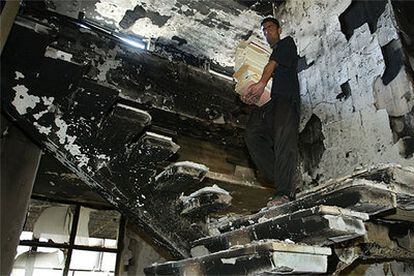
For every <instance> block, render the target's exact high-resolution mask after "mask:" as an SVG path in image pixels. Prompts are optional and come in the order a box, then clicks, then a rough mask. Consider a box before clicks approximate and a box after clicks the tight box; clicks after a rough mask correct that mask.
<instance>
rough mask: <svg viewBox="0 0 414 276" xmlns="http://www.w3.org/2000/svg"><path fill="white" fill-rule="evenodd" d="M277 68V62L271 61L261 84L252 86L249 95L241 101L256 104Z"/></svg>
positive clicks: (261, 79) (265, 68)
mask: <svg viewBox="0 0 414 276" xmlns="http://www.w3.org/2000/svg"><path fill="white" fill-rule="evenodd" d="M276 66H277V62H276V61H275V60H269V62H268V63H267V64H266V66H265V67H264V69H263V73H262V77H261V78H260V80H259V82H257V83H254V84H252V85H250V86H249V87H248V88H247V93H246V94H244V95H243V96H241V100H242V101H243V102H244V103H247V104H255V103H256V102H257V101H258V100H259V99H260V97H261V96H262V94H263V92H264V89H265V87H266V85H267V83H268V82H269V80H270V78H271V77H272V74H273V72H274V70H275V68H276Z"/></svg>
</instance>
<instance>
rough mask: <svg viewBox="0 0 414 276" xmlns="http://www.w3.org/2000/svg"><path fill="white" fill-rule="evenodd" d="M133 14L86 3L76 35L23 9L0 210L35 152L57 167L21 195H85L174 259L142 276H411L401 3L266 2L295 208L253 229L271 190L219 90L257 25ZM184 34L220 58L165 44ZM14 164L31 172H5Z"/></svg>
mask: <svg viewBox="0 0 414 276" xmlns="http://www.w3.org/2000/svg"><path fill="white" fill-rule="evenodd" d="M75 2H76V1H75ZM141 2H142V3H141V4H133V3H130V1H120V2H119V3H118V5H116V4H114V6H113V7H112V8H111V4H110V3H109V2H108V1H97V3H96V4H95V3H92V4H91V6H87V7H83V11H84V12H83V17H86V19H85V18H82V16H80V17H79V13H78V12H75V11H76V8H73V7H72V8H68V6H66V5H68V3H70V2H69V1H64V2H63V3H62V2H60V1H45V2H33V3H31V2H26V3H25V5H24V6H23V8H22V9H21V10H20V13H19V15H18V16H17V17H16V19H15V21H14V25H13V29H12V31H11V33H10V36H9V37H8V40H7V44H6V45H5V47H4V49H2V71H1V80H2V82H1V92H2V93H1V97H2V112H3V114H2V120H3V122H2V133H3V134H2V135H3V136H2V139H4V140H3V141H5V142H4V143H3V141H2V210H5V207H4V206H11V207H9V210H10V209H13V207H12V206H13V204H14V203H13V202H12V201H13V197H12V196H11V195H12V194H11V193H9V194H7V193H6V194H7V195H4V194H5V193H4V192H3V185H4V187H8V188H7V191H13V188H14V187H15V183H17V182H18V183H19V185H20V184H21V183H26V182H27V181H26V182H25V181H24V180H21V181H20V180H16V179H17V176H16V175H19V174H20V173H17V174H16V171H19V170H18V169H19V168H20V169H21V168H22V166H24V168H26V169H27V170H28V168H29V167H33V168H32V169H31V171H30V172H26V173H21V175H22V178H25V177H27V174H30V173H32V174H33V171H34V174H36V168H37V165H33V164H35V163H36V160H38V159H39V158H40V157H39V156H40V151H39V150H36V149H35V148H34V146H30V145H32V143H33V142H32V141H35V143H37V144H38V145H40V147H41V148H42V149H44V150H45V151H47V152H49V153H51V154H52V155H53V156H54V158H55V159H57V160H59V162H61V163H62V164H63V167H59V169H56V168H57V166H58V165H53V166H55V167H53V166H48V167H47V168H46V169H45V170H44V171H43V172H42V171H39V172H38V176H37V178H36V181H37V182H36V184H35V187H34V192H33V193H34V194H35V195H36V194H37V195H38V196H39V195H40V196H42V197H46V198H50V197H55V198H59V197H60V198H65V197H66V198H72V200H77V195H76V194H75V193H73V190H72V189H73V187H74V186H75V185H74V183H84V184H86V185H87V187H88V189H91V190H92V191H94V192H96V193H99V195H100V196H101V197H102V198H104V199H105V200H106V201H107V202H109V204H110V205H111V206H113V208H115V209H117V210H118V211H120V212H121V213H122V214H123V215H124V216H125V217H126V218H127V219H128V221H129V222H130V223H131V224H132V225H134V227H135V228H139V229H141V230H142V231H143V232H145V234H146V235H149V236H150V237H151V238H150V240H151V243H155V245H156V246H158V247H161V248H163V249H165V250H167V251H168V252H169V254H171V255H170V256H168V257H167V259H168V260H177V261H175V262H168V263H165V264H155V265H152V266H150V264H149V263H146V264H145V266H148V268H146V270H145V273H147V274H150V275H158V274H183V275H184V274H187V273H190V274H201V275H202V274H258V273H267V272H272V273H340V272H341V271H346V269H350V270H351V269H352V266H354V265H356V264H358V262H361V261H366V260H370V261H371V262H373V263H374V264H373V265H371V266H370V267H369V268H367V269H368V270H367V274H369V271H373V272H371V273H377V272H378V271H381V270H383V268H384V269H385V268H386V267H389V268H390V269H392V270H395V272H396V273H398V272H409V271H411V272H412V271H413V267H412V265H410V264H409V263H410V262H411V263H412V260H413V258H414V256H413V254H414V253H413V252H414V249H413V247H414V246H413V235H414V234H413V227H412V226H413V208H414V207H413V206H414V169H413V163H414V157H413V154H414V147H413V144H414V143H413V141H414V140H413V139H414V123H413V121H414V91H413V70H412V68H413V60H414V59H413V56H414V51H413V44H412V40H413V37H414V35H413V33H412V32H413V30H414V28H413V22H412V21H411V19H410V18H409V16H408V15H409V14H411V13H412V12H413V11H414V7H412V6H411V5H410V3H409V2H400V1H351V0H348V1H342V2H340V3H339V2H338V3H337V2H334V1H323V0H321V1H305V2H303V1H294V0H291V1H276V2H277V5H274V7H277V8H276V9H275V10H272V12H274V14H275V16H276V17H277V18H278V19H279V20H280V21H281V22H282V27H283V33H284V35H291V36H292V37H293V38H294V39H295V42H296V44H297V45H298V51H299V55H300V57H301V59H300V60H301V62H300V66H299V68H298V71H299V79H300V88H301V99H302V116H301V129H300V131H301V132H300V151H301V152H300V155H301V164H300V170H301V176H302V181H301V183H302V185H301V186H300V187H299V191H298V192H299V193H298V196H297V199H296V200H295V201H293V202H291V203H288V204H285V205H282V206H279V207H275V208H270V209H263V210H261V211H259V212H258V210H259V209H260V208H262V207H263V206H265V202H266V200H267V198H268V197H269V196H270V195H271V194H272V193H273V191H272V189H271V188H267V187H263V186H262V184H261V183H259V182H258V180H257V179H256V178H255V177H254V175H253V174H252V166H251V164H250V163H249V160H248V156H247V154H246V150H245V147H244V142H243V138H242V137H243V136H242V135H243V131H244V126H245V121H246V117H247V111H246V106H243V105H242V104H241V103H240V101H238V99H237V96H236V95H235V93H234V82H233V81H229V80H228V79H226V78H222V77H220V76H218V75H222V74H227V75H232V73H234V72H231V69H229V68H231V65H232V62H233V60H234V59H231V58H230V57H234V53H233V51H234V49H235V47H236V45H237V43H238V42H239V41H240V40H241V39H246V38H245V37H242V36H243V35H241V34H244V35H245V34H246V33H248V35H249V36H256V30H258V28H259V26H258V25H259V23H260V18H261V17H260V16H259V15H258V14H256V13H255V12H253V11H251V10H247V9H246V8H242V6H241V5H240V4H239V3H237V2H234V3H233V2H232V4H228V6H226V5H224V4H222V3H221V4H220V1H209V4H205V3H198V1H195V2H194V3H192V4H190V3H185V2H186V1H176V3H175V4H174V3H163V1H158V2H157V3H152V4H151V3H150V2H151V1H141ZM259 2H260V1H259ZM276 2H275V3H276ZM51 3H53V4H54V5H51ZM195 3H196V4H195ZM144 4H145V5H144ZM204 5H210V6H208V8H207V10H206V7H205V6H204ZM73 6H74V7H76V5H75V4H73ZM143 7H144V8H145V9H144V8H143ZM213 13H215V14H213ZM2 16H3V13H2ZM88 18H89V19H96V20H95V21H91V20H87V19H88ZM183 18H185V20H188V21H184V19H183ZM225 18H230V19H233V21H234V22H228V21H226V20H225ZM240 18H245V21H243V22H241V19H240ZM204 19H206V20H205V21H203V20H204ZM207 19H209V20H211V21H207ZM217 22H221V23H220V24H221V25H220V24H219V23H217ZM223 22H224V23H223ZM226 22H227V23H228V25H226V24H225V23H226ZM104 23H105V24H104ZM189 23H191V24H193V25H194V29H197V28H199V29H201V30H205V31H206V32H207V29H208V28H213V29H214V30H217V32H215V33H214V34H212V35H211V37H209V39H210V40H213V42H214V41H219V40H220V39H224V42H225V43H220V45H214V43H212V42H208V43H207V42H205V44H202V43H203V42H202V41H203V40H201V39H200V34H199V33H198V34H197V33H192V32H191V31H188V32H186V31H185V30H183V33H182V34H179V33H178V31H176V32H177V33H169V32H172V29H173V26H175V28H176V29H178V27H179V26H183V25H185V26H187V25H188V24H189ZM242 23H243V24H242ZM186 24H187V25H186ZM223 24H224V26H223ZM237 28H240V29H241V30H240V32H237ZM194 29H193V30H192V31H194ZM115 30H118V31H115ZM150 31H152V32H156V33H157V34H158V35H159V36H160V37H161V38H160V39H158V40H156V41H151V42H150V43H149V44H150V47H149V48H150V50H151V51H147V50H144V49H142V48H148V47H147V46H148V44H146V43H148V41H145V40H141V39H140V38H139V37H138V36H135V37H133V38H131V37H130V36H128V35H126V33H127V32H130V33H133V34H135V35H140V36H145V35H147V34H148V32H150ZM243 32H244V33H243ZM163 33H168V35H164V37H163V36H162V34H163ZM180 35H182V36H184V38H185V39H184V38H182V37H180ZM187 35H188V36H187ZM216 36H217V37H216ZM167 38H170V39H171V41H165V39H167ZM163 39H164V40H163ZM216 44H219V43H216ZM217 47H221V48H220V50H217V49H218V48H217ZM214 49H215V51H214ZM198 50H204V53H200V52H198ZM206 69H210V70H206ZM213 69H214V71H216V73H215V72H214V71H213ZM217 71H219V72H220V74H217ZM4 116H6V117H4ZM16 126H18V127H19V128H21V129H22V130H23V132H24V133H25V135H26V136H29V137H30V139H31V140H27V141H26V140H25V141H23V142H21V139H20V138H19V137H20V136H17V138H16V136H14V135H15V133H16V132H15V130H13V129H15V128H16ZM16 135H17V134H16ZM16 141H17V142H16ZM26 146H27V148H25V147H26ZM19 150H21V152H23V153H24V156H33V158H32V159H33V160H28V159H30V158H28V157H27V158H26V159H27V160H26V159H24V160H22V162H21V164H20V165H14V163H16V160H17V159H19V158H20V157H19V155H17V156H18V157H15V156H14V154H16V153H19ZM42 158H43V157H42ZM51 159H52V160H53V158H51ZM13 160H14V161H13ZM37 162H38V161H37ZM19 163H20V162H19ZM29 163H30V164H32V165H30V164H29ZM27 164H29V165H27ZM36 164H37V163H36ZM13 166H17V167H13ZM19 166H20V167H19ZM41 167H42V165H41ZM52 167H53V169H51V168H52ZM62 172H64V173H65V174H70V175H71V178H62V177H59V176H61V175H63V173H62ZM53 173H56V175H57V176H58V177H56V178H53V179H52V178H51V176H53ZM45 176H47V177H45ZM32 180H34V176H32ZM41 180H42V181H41ZM28 182H30V181H28ZM52 183H53V184H52ZM84 184H82V185H84ZM6 185H9V186H10V187H9V186H6ZM21 185H22V187H23V184H21ZM26 185H29V186H30V184H26ZM31 185H33V182H31ZM214 185H217V186H218V187H215V186H214ZM56 186H57V187H56ZM68 187H69V188H68ZM28 189H29V190H31V186H30V187H28ZM65 189H66V191H71V190H72V192H68V193H67V194H63V193H62V192H63V191H65ZM200 189H201V190H200ZM51 191H53V193H52V192H51ZM197 191H198V192H197ZM3 196H5V197H10V198H9V199H7V198H3ZM83 200H86V201H88V200H90V198H88V197H85V198H83ZM3 204H9V205H3ZM26 204H27V202H26ZM23 205H24V204H23ZM230 205H231V206H230ZM226 208H227V209H226ZM23 211H24V212H25V210H23ZM2 212H3V211H2ZM12 215H13V214H11V216H12ZM12 217H13V216H12ZM3 219H5V218H4V216H3V214H2V220H3ZM2 222H3V221H2ZM8 223H9V222H8ZM22 223H23V222H22ZM2 225H4V223H2ZM21 226H22V225H21ZM21 226H18V225H17V226H16V229H18V228H19V227H21ZM2 227H3V226H2ZM11 229H12V228H11ZM19 230H20V231H21V229H19ZM3 233H4V231H3V228H2V237H3V235H4V234H3ZM128 235H129V237H132V236H133V235H132V234H131V233H129V234H128V233H127V234H126V236H128ZM17 239H18V237H17ZM131 240H132V238H131ZM17 242H19V241H18V240H17ZM143 243H144V242H143ZM20 244H22V242H20ZM23 244H24V243H23ZM26 244H29V243H26ZM6 245H7V244H6ZM38 245H41V246H46V245H47V243H42V242H40V243H39V244H38ZM130 245H131V246H132V242H131V243H130ZM60 246H64V245H62V244H61V245H60ZM3 248H5V247H3V245H2V251H3ZM125 248H129V245H125ZM83 249H85V248H83ZM130 250H132V249H130ZM2 253H3V252H2ZM119 254H120V255H123V257H122V258H124V263H127V265H125V267H122V266H119V267H118V268H117V271H116V273H119V274H120V273H121V272H122V271H123V272H124V273H128V272H129V273H131V275H132V271H138V270H140V271H142V269H143V267H139V268H137V266H138V264H135V267H134V264H133V263H131V262H130V260H133V259H134V258H133V257H130V258H128V257H127V254H126V253H125V252H124V253H119ZM2 255H3V254H2ZM69 255H70V254H69ZM10 256H11V260H13V258H14V253H13V252H9V257H10ZM328 256H329V257H328ZM120 258H121V257H120ZM68 259H69V261H67V262H68V263H69V264H70V258H66V260H68ZM178 259H179V260H178ZM128 262H130V263H129V264H128ZM118 263H120V261H118ZM69 264H68V265H67V266H68V268H67V270H66V272H65V273H68V270H69ZM383 272H384V271H383ZM137 273H138V272H137ZM384 274H386V272H384Z"/></svg>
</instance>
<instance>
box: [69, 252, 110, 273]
mask: <svg viewBox="0 0 414 276" xmlns="http://www.w3.org/2000/svg"><path fill="white" fill-rule="evenodd" d="M115 262H116V253H108V252H96V251H85V250H73V253H72V259H71V262H70V266H69V269H70V271H75V273H74V275H81V274H79V272H80V270H81V271H83V272H85V270H88V271H90V272H91V273H92V271H93V272H103V274H98V275H113V274H114V271H115ZM82 275H88V276H89V275H95V274H90V273H88V274H82Z"/></svg>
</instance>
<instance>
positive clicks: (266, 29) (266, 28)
mask: <svg viewBox="0 0 414 276" xmlns="http://www.w3.org/2000/svg"><path fill="white" fill-rule="evenodd" d="M262 31H263V35H264V36H265V37H266V40H267V43H269V45H270V46H271V47H273V45H275V44H276V43H277V42H279V40H280V33H281V32H282V29H281V28H279V27H278V26H277V25H276V24H275V23H273V22H271V21H267V22H265V23H264V24H263V26H262Z"/></svg>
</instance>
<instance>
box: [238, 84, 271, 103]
mask: <svg viewBox="0 0 414 276" xmlns="http://www.w3.org/2000/svg"><path fill="white" fill-rule="evenodd" d="M265 87H266V83H262V82H257V83H254V84H252V85H250V86H249V87H248V88H247V92H246V94H244V95H243V96H241V97H240V98H241V100H242V101H243V102H244V103H246V104H255V103H257V102H258V101H259V99H260V97H261V96H262V94H263V92H264V89H265Z"/></svg>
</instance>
